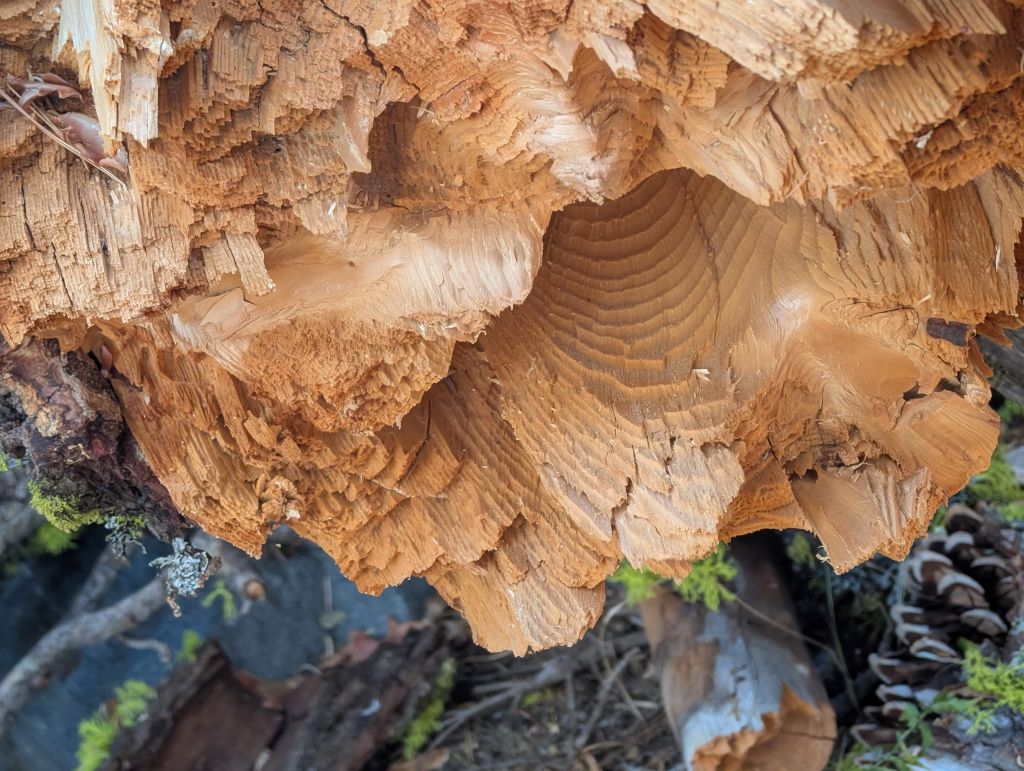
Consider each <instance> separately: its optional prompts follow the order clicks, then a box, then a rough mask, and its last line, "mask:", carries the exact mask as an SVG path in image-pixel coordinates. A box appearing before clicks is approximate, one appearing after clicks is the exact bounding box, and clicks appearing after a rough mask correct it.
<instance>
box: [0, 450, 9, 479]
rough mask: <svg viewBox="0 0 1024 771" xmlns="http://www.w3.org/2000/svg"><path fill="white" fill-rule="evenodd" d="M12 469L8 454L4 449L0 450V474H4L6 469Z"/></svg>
mask: <svg viewBox="0 0 1024 771" xmlns="http://www.w3.org/2000/svg"><path fill="white" fill-rule="evenodd" d="M10 470H11V466H10V464H9V463H8V462H7V456H6V455H4V453H3V450H0V474H2V473H3V472H5V471H10Z"/></svg>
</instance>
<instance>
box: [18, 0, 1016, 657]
mask: <svg viewBox="0 0 1024 771" xmlns="http://www.w3.org/2000/svg"><path fill="white" fill-rule="evenodd" d="M58 11H59V12H58ZM0 43H2V45H0V70H2V71H3V73H4V74H7V75H10V76H11V78H12V79H11V80H10V81H9V82H10V84H11V85H10V86H9V87H7V90H6V91H5V93H6V94H7V99H9V100H10V101H12V102H18V101H21V102H23V103H24V102H26V101H31V103H30V104H28V106H27V107H22V109H23V110H24V111H25V112H28V113H29V114H30V115H39V116H41V117H40V120H44V121H45V120H50V121H51V122H54V125H55V126H58V127H60V126H65V125H70V124H69V122H73V123H74V125H75V126H78V127H79V128H78V129H77V130H78V133H77V134H74V136H72V134H73V133H74V132H68V131H65V132H64V134H63V136H64V138H65V140H66V142H71V144H72V145H73V146H76V147H77V146H78V145H81V146H82V147H84V146H85V145H86V144H88V148H89V153H88V154H89V157H90V158H91V159H92V160H93V161H94V162H95V159H96V158H99V159H100V161H104V160H108V159H109V160H110V161H112V162H113V163H112V164H110V166H111V168H116V167H117V165H118V164H120V163H121V161H120V160H119V159H122V158H124V157H125V154H126V156H127V161H128V162H127V172H121V171H111V172H109V173H110V174H112V175H113V177H114V178H111V176H107V175H105V174H101V173H100V171H99V170H98V169H97V168H94V167H93V166H89V165H86V164H85V163H83V162H82V161H81V159H80V158H77V157H75V154H74V153H72V152H69V151H68V150H67V149H66V148H65V147H63V146H62V145H60V144H58V143H56V142H54V141H52V139H51V138H49V137H47V136H44V135H43V134H42V133H40V131H39V130H38V129H37V127H36V126H35V125H33V123H32V122H30V121H29V120H28V119H27V117H26V115H25V114H24V113H23V112H21V111H19V110H17V109H15V108H14V107H13V106H11V107H7V108H5V109H0V331H2V333H3V337H4V338H6V341H7V344H6V345H5V346H3V347H4V349H6V348H10V349H11V350H9V351H5V352H4V353H3V361H2V362H0V387H2V388H3V389H4V392H3V398H0V424H6V423H8V422H10V423H12V424H13V425H16V426H17V432H15V433H16V434H17V435H16V436H14V435H12V434H9V433H5V435H4V436H3V437H2V438H0V443H2V446H3V447H4V451H5V452H8V453H11V454H13V455H14V456H15V457H21V456H27V461H28V466H29V471H30V474H32V475H33V476H34V477H35V478H38V479H42V480H44V481H45V480H57V479H61V478H63V477H64V476H65V475H66V471H67V468H66V467H67V466H69V465H76V466H78V467H79V468H78V471H79V472H80V473H77V474H73V475H72V477H73V478H74V479H76V480H77V479H84V480H91V479H95V478H96V477H97V475H99V474H100V472H101V471H102V470H103V469H104V468H107V467H109V466H111V465H112V464H114V465H116V464H117V463H118V462H119V461H118V458H123V457H129V456H130V454H129V453H128V450H131V451H132V452H135V449H134V448H135V446H136V444H137V448H138V450H139V451H141V456H142V457H144V458H145V461H146V462H147V463H148V466H149V470H151V472H152V477H150V476H148V474H149V470H146V471H145V473H144V472H143V471H140V470H137V469H136V470H133V471H132V472H131V473H130V474H129V473H120V474H116V475H115V476H114V478H115V479H116V480H118V483H117V490H118V491H119V495H121V496H123V497H124V498H126V499H127V500H134V501H142V502H143V503H144V505H145V506H146V508H147V512H148V514H149V516H150V519H151V520H154V519H160V518H162V517H169V516H170V514H167V513H166V512H167V511H171V510H176V511H177V512H180V513H181V514H183V515H184V516H185V517H187V518H188V519H190V520H192V521H195V522H197V523H198V524H200V525H201V526H202V527H203V528H204V529H206V530H208V531H209V532H210V533H212V534H214V535H217V536H220V537H223V538H225V539H227V540H229V541H231V542H232V543H234V544H236V545H237V546H239V547H241V548H243V549H246V550H247V551H249V552H256V551H257V550H258V549H259V547H260V545H261V544H262V542H263V541H264V539H265V538H266V536H267V533H268V531H269V530H270V529H271V528H272V527H273V526H274V525H275V524H276V523H280V522H288V524H289V525H291V526H292V527H293V528H294V529H295V530H296V531H298V532H299V533H301V534H302V535H305V536H308V537H310V538H312V539H314V540H316V541H317V542H318V543H319V544H321V545H322V546H323V547H324V548H325V549H326V550H328V551H329V552H330V553H331V554H332V555H333V556H334V558H335V559H336V560H337V561H338V563H339V565H340V566H341V567H342V569H343V570H344V571H345V573H346V574H347V575H349V576H350V577H352V578H353V579H354V580H355V581H356V582H357V583H358V584H359V586H360V587H361V588H363V589H364V590H366V591H371V592H377V591H380V590H382V589H383V588H384V587H386V586H388V585H391V584H395V583H398V582H400V581H402V580H404V579H405V578H407V577H408V576H411V575H421V576H425V577H426V578H427V579H428V580H429V581H431V583H433V584H434V585H435V586H436V587H437V588H438V589H439V591H440V592H441V593H442V594H443V595H444V596H445V598H446V599H447V600H448V601H449V602H451V603H452V604H453V605H454V606H456V607H458V608H459V609H460V610H461V611H462V612H463V613H465V614H466V616H467V617H468V618H469V620H470V622H471V624H472V625H473V628H474V631H475V634H476V637H477V639H478V641H479V642H480V643H481V644H483V645H486V646H487V647H490V648H493V649H512V650H515V651H517V652H524V651H526V650H527V649H529V648H541V647H546V646H551V645H557V644H564V643H570V642H573V641H575V640H577V639H578V638H579V636H580V635H581V634H582V632H583V631H584V630H585V629H586V628H587V627H588V626H589V625H591V624H592V623H593V622H594V620H595V619H596V618H597V617H598V615H599V614H600V612H601V606H602V603H603V597H604V594H603V590H602V582H603V580H604V578H605V576H606V575H607V574H608V573H609V572H610V571H611V570H613V569H614V566H615V565H616V564H618V562H619V561H620V560H621V559H622V558H623V557H625V558H627V559H629V560H630V561H631V562H633V563H634V564H644V565H647V566H649V567H652V568H654V569H656V570H658V571H660V572H662V573H664V574H667V575H674V576H682V575H684V574H685V573H686V571H687V570H688V565H689V563H690V562H691V561H693V560H695V559H698V558H700V557H703V556H704V555H706V554H708V553H709V552H710V551H711V550H713V549H714V548H715V546H716V545H717V543H718V542H719V541H720V540H722V539H729V538H732V537H734V536H736V535H739V534H742V533H746V532H750V531H754V530H757V529H760V528H765V527H772V528H774V527H801V528H806V529H808V530H813V531H814V532H816V533H817V534H818V535H819V536H820V538H821V539H822V542H823V543H824V544H825V546H826V548H827V550H828V553H829V558H830V559H831V561H832V563H833V564H834V565H835V566H836V567H837V568H839V569H845V568H848V567H850V566H852V565H854V564H856V563H857V562H859V561H862V560H864V559H866V558H867V557H869V556H870V555H872V554H874V553H875V552H876V551H881V552H883V553H885V554H888V555H890V556H892V557H895V558H899V557H902V556H903V555H905V554H906V552H907V549H908V548H909V545H910V543H911V542H912V540H913V538H914V537H915V536H916V535H919V534H921V533H922V532H924V530H925V528H926V526H927V523H928V521H929V519H930V518H931V516H932V514H933V512H934V510H935V508H936V507H937V506H938V505H939V504H940V503H941V502H943V501H944V500H945V499H946V498H947V497H948V496H949V495H950V494H952V493H953V492H955V491H956V490H958V489H960V487H961V486H962V485H963V484H964V483H965V482H966V480H967V479H969V478H970V476H971V475H972V474H974V473H976V472H977V471H978V470H980V469H981V468H983V467H984V466H985V464H986V463H987V461H988V458H989V457H990V455H991V452H992V449H993V447H994V445H995V441H996V433H997V420H996V417H995V415H994V414H993V413H992V412H991V411H990V410H989V409H988V407H987V401H988V398H989V389H988V385H987V383H986V382H985V377H986V376H987V374H988V370H987V368H986V366H985V364H984V362H983V360H982V358H981V355H980V353H979V350H978V346H977V342H976V339H975V338H976V335H977V334H978V333H979V332H980V333H983V334H987V335H990V336H992V337H995V338H999V337H1000V335H1001V334H1002V333H1001V331H1000V330H1001V329H1002V328H1004V327H1009V326H1015V325H1016V324H1017V323H1018V313H1019V310H1020V307H1019V305H1018V302H1019V286H1018V273H1017V261H1018V255H1019V254H1020V249H1019V248H1018V243H1019V239H1020V231H1021V222H1022V217H1024V182H1022V180H1021V177H1020V176H1019V174H1018V169H1019V167H1020V165H1021V159H1022V155H1024V134H1022V133H1021V132H1020V130H1019V125H1020V117H1019V116H1020V114H1021V112H1022V109H1024V91H1022V88H1024V77H1022V76H1024V72H1022V66H1021V46H1022V45H1024V11H1022V10H1020V9H1018V7H1017V4H1016V3H1013V2H1003V1H1002V0H964V1H963V2H958V3H955V4H951V3H947V2H938V0H914V2H911V3H907V2H896V1H895V0H872V1H871V2H867V0H864V1H861V0H852V1H851V2H844V3H841V4H838V5H837V4H834V3H826V2H823V0H801V2H798V3H787V4H778V3H773V2H762V1H761V0H754V1H753V2H740V0H729V1H728V2H715V3H711V2H707V1H705V0H657V1H656V2H650V3H648V4H646V5H642V4H639V3H632V2H627V3H612V2H608V0H576V2H571V3H570V2H568V0H541V1H540V2H536V1H533V0H529V1H527V0H509V1H508V2H499V1H498V0H493V1H490V2H468V1H461V0H460V1H459V2H449V3H436V2H432V1H430V0H388V2H363V1H362V0H291V1H290V2H285V1H284V0H262V2H260V1H259V0H230V1H229V2H214V1H213V0H190V1H189V2H184V3H169V2H168V3H163V4H162V5H161V4H160V3H153V2H147V3H143V2H140V1H139V0H95V1H94V2H93V3H91V4H88V5H83V4H81V3H78V2H76V1H75V0H64V2H62V3H61V4H60V6H59V8H54V7H53V6H52V5H50V4H44V3H38V2H32V0H26V2H22V3H18V4H16V6H15V7H14V8H13V9H6V10H2V11H0ZM41 73H56V74H59V75H60V76H61V77H63V78H64V79H65V80H67V81H68V83H71V84H73V85H74V86H75V87H76V88H77V89H78V91H79V92H80V93H81V95H82V98H81V100H79V99H76V98H74V97H73V96H67V95H65V96H63V97H62V96H61V95H60V94H59V93H56V92H55V93H52V94H49V95H42V96H38V94H36V95H37V96H38V98H35V97H34V96H33V99H32V100H28V97H29V96H32V94H29V95H26V93H25V89H26V88H28V86H25V85H24V83H27V82H37V81H31V80H30V76H32V75H36V74H41ZM46 82H49V81H46ZM36 88H37V91H38V86H37V87H36ZM19 89H20V90H19ZM65 94H66V92H65ZM71 112H75V113H79V114H81V115H82V116H86V117H84V118H75V119H74V120H73V121H72V119H71V118H63V117H61V116H62V115H67V114H69V113H71ZM92 116H94V117H95V121H94V122H90V121H91V119H92ZM90 127H91V128H90ZM90 132H91V133H90ZM85 134H89V136H85ZM76 137H77V138H76ZM72 140H73V141H72ZM86 140H88V141H86ZM75 142H78V145H75ZM77 151H78V152H84V151H83V150H82V149H81V148H79V149H78V150H77ZM104 155H105V156H106V158H104V157H103V156H104ZM93 156H95V157H93ZM108 171H109V169H108ZM118 179H123V183H121V182H119V181H117V180H118ZM46 338H49V339H52V340H57V341H59V343H60V346H61V350H62V351H63V354H62V355H61V356H57V354H56V353H55V349H54V344H53V343H40V342H39V340H41V339H46ZM47 345H48V346H50V348H46V347H43V348H42V349H40V346H47ZM26 350H28V351H30V352H31V353H24V352H25V351H26ZM40 351H42V352H40ZM46 357H49V359H47V358H46ZM90 357H91V358H90ZM29 358H33V361H37V362H41V363H47V362H48V363H47V366H49V367H51V368H56V369H51V370H50V372H51V374H53V375H54V377H56V378H57V379H58V380H64V381H67V382H65V389H66V390H67V392H68V393H76V392H82V393H87V394H92V395H91V396H89V398H90V399H93V400H95V399H100V397H101V396H102V398H103V399H108V398H109V399H110V400H111V401H110V402H106V401H104V402H103V404H104V405H107V404H116V405H117V407H119V409H120V411H121V414H122V415H123V418H124V421H125V422H126V424H127V426H128V428H129V429H130V432H131V435H132V436H131V437H120V435H119V434H113V433H111V434H110V436H113V437H115V438H117V442H118V444H116V447H118V448H120V449H119V450H118V451H117V452H116V453H115V452H112V448H111V443H110V442H109V441H107V442H105V443H104V442H99V443H98V444H97V445H96V447H95V448H94V447H93V446H92V445H91V444H90V443H89V442H81V441H78V440H73V441H72V440H65V441H64V443H63V446H68V447H71V446H76V447H79V448H81V451H80V452H78V453H64V454H63V455H62V456H61V457H60V458H57V457H56V456H57V453H55V452H53V451H52V450H53V448H54V447H57V446H62V445H61V443H60V442H59V441H58V440H59V439H60V436H59V434H60V431H58V434H57V436H56V437H52V435H51V434H46V433H45V430H43V429H46V428H47V426H48V425H49V424H48V423H47V419H48V416H49V415H50V413H49V411H48V405H47V403H46V400H45V399H41V398H39V395H40V393H44V394H45V391H40V388H41V385H42V384H41V382H40V381H39V380H38V377H37V375H38V374H39V373H40V372H42V371H43V370H41V369H38V367H41V366H42V364H40V363H37V364H36V365H33V366H35V367H37V369H33V370H32V371H30V372H28V374H27V375H24V376H23V375H22V369H19V366H21V367H22V368H24V366H26V365H23V364H22V365H19V362H26V361H28V359H29ZM69 361H70V362H77V363H78V364H84V365H86V366H94V368H95V372H94V373H93V374H94V375H95V378H93V377H92V376H91V375H90V376H86V375H85V374H84V373H83V372H82V371H80V369H76V368H75V367H68V366H64V368H63V370H62V371H63V372H64V373H65V374H60V373H59V372H57V369H60V368H59V367H58V363H60V362H69ZM93 361H94V364H91V362H93ZM76 366H77V364H76ZM101 375H105V376H106V378H108V379H109V380H106V379H104V378H103V377H101ZM75 378H78V379H82V378H85V379H86V380H87V381H89V382H90V383H91V384H92V385H91V387H90V388H88V389H86V390H85V391H84V392H83V391H81V389H78V390H77V391H76V388H75V387H72V383H71V381H73V380H74V379H75ZM69 379H70V380H69ZM107 382H109V386H110V388H112V392H113V395H111V394H110V391H109V390H108V387H107ZM114 397H116V402H115V401H113V399H114ZM91 404H92V402H88V401H85V402H82V404H81V411H82V412H83V415H84V416H85V417H84V418H83V419H81V420H80V427H79V428H75V429H74V430H75V431H77V432H78V433H77V434H76V436H78V435H83V434H84V435H88V434H89V432H90V431H92V432H94V430H95V429H94V427H93V426H92V424H90V423H89V420H88V414H89V413H88V410H90V409H93V407H92V406H91ZM103 410H106V407H104V408H103ZM8 413H10V414H12V415H14V417H15V418H16V420H11V421H7V420H5V419H4V418H5V416H6V415H7V414H8ZM100 414H102V415H104V416H107V415H108V414H109V412H108V411H101V413H100ZM58 417H60V418H61V420H63V421H64V424H66V425H68V426H72V425H78V424H74V423H73V422H71V421H70V416H68V415H66V414H65V415H61V416H58ZM30 429H31V430H30ZM61 430H62V429H61ZM110 431H111V432H112V431H113V428H112V427H110ZM12 436H13V438H11V437H12ZM40 436H44V437H47V438H53V441H50V442H49V443H43V442H41V441H40V440H39V437H40ZM105 436H106V434H105ZM26 437H27V438H26ZM28 439H31V440H32V441H28ZM129 439H130V442H129ZM33 444H35V445H37V446H41V447H43V448H44V449H46V448H49V449H48V451H47V452H45V453H43V455H42V456H41V457H40V459H38V460H35V459H33V457H32V456H33V453H32V445H33ZM118 453H120V455H119V454H118ZM131 457H134V456H131ZM155 480H159V483H156V482H155ZM161 485H162V488H161ZM74 493H75V494H76V495H80V496H84V495H85V493H84V492H83V491H81V490H79V489H77V488H76V489H75V490H74ZM171 529H172V528H170V527H165V530H166V531H167V532H170V530H171Z"/></svg>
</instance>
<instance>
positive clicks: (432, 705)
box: [402, 658, 455, 760]
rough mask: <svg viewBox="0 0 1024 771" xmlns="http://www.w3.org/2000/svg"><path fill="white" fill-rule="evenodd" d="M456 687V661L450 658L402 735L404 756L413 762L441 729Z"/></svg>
mask: <svg viewBox="0 0 1024 771" xmlns="http://www.w3.org/2000/svg"><path fill="white" fill-rule="evenodd" d="M454 686H455V659H453V658H448V659H445V660H444V663H443V664H441V670H440V671H439V672H438V674H437V678H436V679H435V680H434V685H433V686H432V687H431V689H430V695H429V696H428V697H427V701H426V703H425V704H424V706H423V708H422V709H421V710H420V711H419V713H417V715H416V717H414V718H413V719H412V722H411V723H409V726H408V727H407V728H406V729H405V732H404V734H403V735H402V756H403V757H404V758H405V759H406V760H412V759H413V758H415V757H416V756H417V755H418V754H419V753H420V751H421V750H422V749H423V748H424V747H426V746H427V742H428V741H429V740H430V737H431V736H433V735H434V734H435V733H436V732H437V731H438V729H439V728H440V727H441V715H443V714H444V705H445V703H446V702H447V701H448V697H449V696H451V693H452V688H453V687H454Z"/></svg>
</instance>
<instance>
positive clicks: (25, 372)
mask: <svg viewBox="0 0 1024 771" xmlns="http://www.w3.org/2000/svg"><path fill="white" fill-rule="evenodd" d="M0 451H2V452H3V453H4V455H5V456H6V457H7V458H8V459H11V460H14V461H16V462H17V461H20V462H23V463H24V464H25V467H26V470H27V472H28V476H29V478H30V479H31V480H34V481H35V482H37V483H38V484H39V485H40V488H41V489H42V490H43V491H45V492H46V493H47V494H49V495H55V496H60V497H62V498H69V499H72V500H74V501H76V506H77V508H78V509H79V510H80V511H83V512H86V511H93V510H98V511H99V512H100V513H101V514H103V515H105V516H110V515H114V514H128V515H139V516H142V517H143V518H144V519H145V520H146V523H147V524H148V525H149V527H150V529H151V530H152V531H153V532H154V534H156V535H157V537H159V538H161V539H163V540H170V539H171V538H172V537H174V536H180V535H184V533H185V531H186V530H187V528H188V525H187V523H186V521H185V520H184V519H183V518H182V517H181V515H180V514H179V513H178V511H177V509H176V508H175V506H174V504H173V502H172V501H171V499H170V496H169V495H168V494H167V490H166V489H165V488H164V486H163V485H162V484H161V483H160V481H159V480H158V479H157V478H156V477H155V476H154V475H153V473H152V471H151V470H150V468H149V465H148V464H147V463H146V459H145V458H144V457H143V456H142V453H141V452H140V451H139V448H138V445H137V444H136V443H135V440H134V439H133V438H132V436H131V434H130V432H129V431H128V428H127V426H126V425H125V422H124V418H123V416H122V413H121V407H120V404H119V403H118V401H117V397H116V396H115V395H114V391H113V389H112V388H111V387H110V383H109V381H108V380H107V379H106V378H104V377H103V376H102V375H101V374H100V370H99V367H98V366H97V365H96V363H95V362H93V361H92V360H91V359H89V358H87V357H85V356H83V355H82V354H81V353H79V352H77V351H70V352H68V353H61V351H60V348H59V346H58V344H57V342H56V341H54V340H28V341H26V342H25V343H23V344H22V345H20V346H18V347H17V348H13V349H12V348H10V346H9V345H8V344H7V343H6V342H4V341H3V340H2V339H0Z"/></svg>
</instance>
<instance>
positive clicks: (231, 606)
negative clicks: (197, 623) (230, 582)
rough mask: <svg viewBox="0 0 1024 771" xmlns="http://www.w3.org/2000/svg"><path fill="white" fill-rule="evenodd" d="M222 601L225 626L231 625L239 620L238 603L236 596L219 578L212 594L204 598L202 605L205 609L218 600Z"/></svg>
mask: <svg viewBox="0 0 1024 771" xmlns="http://www.w3.org/2000/svg"><path fill="white" fill-rule="evenodd" d="M218 599H219V600H220V601H221V606H220V615H221V618H222V619H224V623H225V624H230V623H231V622H232V621H234V620H235V619H236V618H238V603H236V602H235V595H233V594H232V593H231V590H230V589H228V587H227V584H225V583H224V579H223V578H218V579H217V580H216V581H215V582H214V584H213V588H212V589H211V590H210V593H209V594H207V595H206V596H205V597H203V599H202V601H201V603H200V604H201V605H202V606H203V607H204V608H209V607H212V606H213V604H214V603H215V602H216V601H217V600H218Z"/></svg>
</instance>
